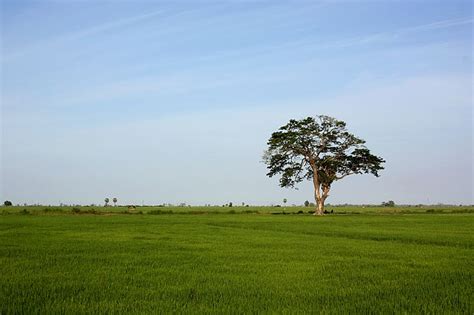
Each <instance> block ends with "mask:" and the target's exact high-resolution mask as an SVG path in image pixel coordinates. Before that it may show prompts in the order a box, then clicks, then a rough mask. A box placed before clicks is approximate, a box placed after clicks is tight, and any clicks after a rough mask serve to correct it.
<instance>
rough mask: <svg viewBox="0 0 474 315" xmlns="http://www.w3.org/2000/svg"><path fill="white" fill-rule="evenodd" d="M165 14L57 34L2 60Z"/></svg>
mask: <svg viewBox="0 0 474 315" xmlns="http://www.w3.org/2000/svg"><path fill="white" fill-rule="evenodd" d="M181 13H182V12H181ZM164 14H166V12H165V11H164V10H156V11H152V12H148V13H144V14H139V15H135V16H129V17H125V18H121V19H118V20H114V21H111V22H107V23H102V24H96V25H93V26H91V27H89V28H85V29H83V30H80V31H77V32H72V33H67V34H64V35H61V36H57V37H54V38H51V39H46V40H41V41H39V42H37V43H35V44H34V45H31V46H28V47H26V48H24V49H22V50H19V51H16V52H13V53H10V54H4V55H3V56H1V57H2V62H8V61H10V60H14V59H16V58H18V57H22V56H24V55H26V54H29V53H32V52H36V51H37V50H40V49H43V50H45V49H50V48H52V47H54V46H55V45H60V44H67V43H68V42H71V41H75V40H79V39H82V38H86V37H90V36H94V35H97V34H100V33H103V32H106V31H110V30H114V29H119V28H123V27H126V26H131V25H133V24H135V23H138V22H142V21H145V20H147V19H151V18H153V17H157V16H160V15H161V16H163V15H164Z"/></svg>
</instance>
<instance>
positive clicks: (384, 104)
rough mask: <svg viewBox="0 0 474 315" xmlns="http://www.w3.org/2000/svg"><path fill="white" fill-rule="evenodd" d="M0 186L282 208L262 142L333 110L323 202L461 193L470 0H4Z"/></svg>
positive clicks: (28, 197)
mask: <svg viewBox="0 0 474 315" xmlns="http://www.w3.org/2000/svg"><path fill="white" fill-rule="evenodd" d="M1 3H2V6H1V43H2V50H1V56H0V57H1V75H2V76H1V79H2V90H1V102H2V103H1V110H2V111H1V114H2V120H1V123H2V136H1V140H2V147H1V148H2V154H1V159H2V160H1V166H2V182H1V185H2V187H1V188H2V189H1V191H0V196H1V198H2V199H9V200H12V201H13V202H14V203H24V202H27V203H36V202H39V203H44V204H49V203H50V204H57V203H59V202H65V203H83V204H85V203H101V202H102V200H103V199H104V198H105V197H109V198H112V197H117V198H118V199H119V201H120V202H121V203H124V204H125V203H141V202H142V201H143V202H145V203H150V204H153V203H162V202H166V203H168V202H170V203H179V202H187V203H190V204H205V203H211V204H222V203H227V202H229V201H233V202H234V203H240V202H246V203H251V204H271V203H275V204H276V203H280V202H281V200H282V199H283V198H287V199H288V200H289V201H288V202H289V203H290V204H292V203H295V204H301V203H303V202H304V200H307V199H309V200H311V196H312V187H311V183H310V182H308V183H303V184H301V185H300V187H299V188H300V189H299V190H288V189H282V188H279V187H278V185H277V179H268V178H267V177H266V176H265V173H266V169H265V165H264V164H262V163H261V156H262V152H263V150H264V149H265V145H266V141H267V139H268V138H269V136H270V134H271V132H272V131H274V130H275V129H277V128H278V127H279V126H281V125H283V124H285V123H286V122H287V121H288V120H289V119H291V118H303V117H306V116H311V115H318V114H326V115H330V116H334V117H337V118H339V119H342V120H345V121H346V122H347V124H348V127H349V129H350V130H351V131H353V132H354V133H355V134H356V135H359V136H360V137H362V138H364V139H365V140H366V141H367V145H368V147H369V148H370V149H371V150H372V151H373V152H374V153H375V154H377V155H380V156H382V157H384V158H385V159H386V160H387V163H386V170H385V171H383V172H382V173H381V175H382V176H381V177H380V178H374V177H370V176H355V177H354V176H353V177H349V178H347V179H345V180H344V181H341V182H340V183H337V184H335V185H334V188H333V191H332V194H331V196H330V198H329V199H328V202H330V203H346V202H347V203H380V202H382V201H384V200H388V199H392V200H395V201H396V202H397V203H438V202H444V203H456V204H458V203H464V204H471V203H473V202H474V201H473V183H472V179H473V177H474V174H473V165H472V163H473V162H472V160H473V151H472V147H473V138H472V134H473V129H472V121H473V112H472V88H473V84H472V83H473V82H472V48H473V42H472V28H473V17H472V4H471V2H470V1H439V2H436V1H367V2H362V1H347V2H344V1H285V2H278V1H166V2H165V1H143V2H140V1H129V2H126V1H125V2H123V1H120V2H118V1H73V2H69V1H33V2H28V1H6V0H2V1H1Z"/></svg>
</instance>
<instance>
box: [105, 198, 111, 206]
mask: <svg viewBox="0 0 474 315" xmlns="http://www.w3.org/2000/svg"><path fill="white" fill-rule="evenodd" d="M104 201H105V205H104V207H107V206H108V205H109V201H110V200H109V198H105V199H104Z"/></svg>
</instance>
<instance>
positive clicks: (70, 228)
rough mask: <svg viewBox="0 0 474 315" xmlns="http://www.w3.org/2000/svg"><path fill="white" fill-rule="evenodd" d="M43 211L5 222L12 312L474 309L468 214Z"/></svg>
mask: <svg viewBox="0 0 474 315" xmlns="http://www.w3.org/2000/svg"><path fill="white" fill-rule="evenodd" d="M43 208H44V207H43ZM288 208H289V207H288ZM3 209H4V208H3ZM22 209H23V207H20V208H15V207H13V208H11V207H9V209H8V211H12V210H18V211H22ZM109 209H110V208H108V209H107V210H109ZM166 209H167V208H164V210H166ZM193 209H194V208H193ZM222 209H224V210H225V211H229V210H230V209H229V208H222ZM238 209H240V208H236V210H238ZM250 209H252V208H250ZM469 209H472V208H467V210H469ZM38 210H39V211H38V213H37V214H41V215H20V214H8V215H1V216H0V267H1V270H2V276H1V278H0V305H1V309H0V313H2V314H3V313H32V312H39V313H64V312H65V313H84V312H101V313H105V312H114V313H121V312H132V313H143V312H148V313H151V312H172V311H174V312H178V313H180V312H185V313H195V312H200V313H203V312H205V313H229V312H247V313H249V312H325V313H341V312H344V313H348V312H364V313H367V312H370V313H393V312H396V313H401V312H406V313H420V312H423V313H425V312H430V313H443V314H445V313H464V314H472V313H473V312H474V306H473V302H472V301H473V300H474V299H473V297H474V290H473V282H474V264H473V263H472V261H474V235H473V233H472V231H473V230H474V215H473V214H470V213H444V214H438V213H434V214H433V213H431V212H426V211H424V212H423V214H406V215H376V214H375V215H350V214H347V215H328V216H324V217H317V218H315V217H313V216H310V215H308V214H306V215H258V214H252V213H249V214H241V215H232V214H226V213H223V214H219V215H216V214H209V215H192V214H183V215H170V214H164V215H124V214H116V215H90V214H85V215H64V213H68V214H71V211H70V210H67V211H66V210H65V209H64V210H65V211H64V212H59V211H57V212H54V211H50V212H48V211H43V210H42V209H38ZM81 210H84V209H83V208H81ZM115 210H118V208H117V209H115ZM173 210H174V209H173ZM188 210H189V209H188ZM245 210H249V208H247V209H245ZM281 210H282V209H280V211H281ZM427 210H428V209H427ZM445 210H446V209H445ZM28 211H29V212H30V213H33V211H32V209H28ZM176 211H177V210H176ZM176 211H175V212H173V213H176ZM216 211H217V210H216ZM260 211H261V212H263V211H262V210H260ZM143 212H144V213H145V212H148V211H143ZM445 212H448V211H447V210H446V211H445ZM81 213H85V211H82V212H81Z"/></svg>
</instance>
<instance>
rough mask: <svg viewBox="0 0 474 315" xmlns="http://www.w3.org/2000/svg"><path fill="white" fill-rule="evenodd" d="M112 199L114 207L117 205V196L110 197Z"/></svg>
mask: <svg viewBox="0 0 474 315" xmlns="http://www.w3.org/2000/svg"><path fill="white" fill-rule="evenodd" d="M112 201H113V202H114V207H116V206H117V198H114V199H112Z"/></svg>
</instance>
